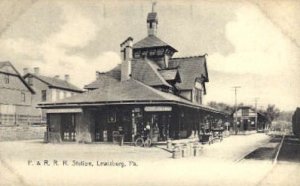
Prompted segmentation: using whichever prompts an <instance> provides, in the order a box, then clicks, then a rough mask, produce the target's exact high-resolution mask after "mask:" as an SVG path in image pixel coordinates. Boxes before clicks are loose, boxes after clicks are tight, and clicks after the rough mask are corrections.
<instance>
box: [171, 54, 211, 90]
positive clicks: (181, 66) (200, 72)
mask: <svg viewBox="0 0 300 186" xmlns="http://www.w3.org/2000/svg"><path fill="white" fill-rule="evenodd" d="M169 67H170V68H175V67H178V70H179V73H180V77H181V83H178V84H176V86H177V88H179V89H192V88H193V87H194V85H195V80H196V78H201V77H203V78H204V79H205V82H208V72H207V67H206V59H205V56H195V57H187V58H171V59H170V60H169Z"/></svg>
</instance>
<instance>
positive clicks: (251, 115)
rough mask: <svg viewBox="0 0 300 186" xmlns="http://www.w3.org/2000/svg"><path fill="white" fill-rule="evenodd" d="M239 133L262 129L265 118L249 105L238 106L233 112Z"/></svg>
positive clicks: (264, 124) (264, 126)
mask: <svg viewBox="0 0 300 186" xmlns="http://www.w3.org/2000/svg"><path fill="white" fill-rule="evenodd" d="M233 118H234V121H235V122H236V130H237V131H238V132H239V133H247V132H256V131H264V129H265V128H266V122H267V118H266V117H265V116H264V115H263V114H261V113H259V112H257V111H255V109H253V108H251V107H250V106H243V107H239V108H238V109H237V110H236V112H235V113H234V114H233Z"/></svg>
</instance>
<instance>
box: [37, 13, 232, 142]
mask: <svg viewBox="0 0 300 186" xmlns="http://www.w3.org/2000/svg"><path fill="white" fill-rule="evenodd" d="M146 24H147V30H148V35H147V37H145V38H144V39H142V40H140V41H138V42H136V43H134V42H133V38H132V37H129V38H128V39H126V40H125V41H124V42H122V43H121V44H120V53H121V59H122V63H121V64H120V65H119V66H117V67H115V68H114V69H112V70H111V71H108V72H106V73H99V72H96V80H95V81H94V82H91V83H90V84H88V85H86V86H85V89H86V90H87V91H86V92H85V93H82V94H79V95H75V96H73V97H70V98H66V99H63V100H59V101H56V102H45V103H42V104H40V105H39V106H40V107H41V108H43V109H45V110H46V113H47V128H48V129H47V135H46V137H47V138H46V139H47V140H48V141H49V142H61V141H77V142H97V141H100V142H107V141H108V142H109V141H112V140H113V136H114V134H116V133H122V134H123V135H124V140H125V142H126V141H127V142H132V141H133V140H134V138H135V136H136V135H137V134H138V133H140V132H141V131H142V130H143V129H144V127H145V126H146V125H150V128H151V130H150V136H151V139H152V141H153V142H156V141H165V140H167V139H168V138H172V139H182V138H189V137H191V136H193V135H197V133H198V132H199V130H200V128H201V126H203V125H213V124H217V123H220V122H221V123H222V122H225V119H226V116H227V115H226V114H225V113H222V112H220V111H218V110H215V109H213V108H210V107H207V106H204V105H203V104H202V101H203V96H204V95H205V94H206V93H207V91H206V87H205V84H206V83H207V82H209V78H208V70H207V65H206V63H207V61H206V55H201V56H193V57H182V58H174V57H173V55H174V53H176V52H177V50H176V49H175V48H174V47H172V46H170V45H169V44H167V43H166V42H164V41H162V40H161V39H160V38H158V37H157V28H158V16H157V13H156V12H154V11H152V12H150V13H149V14H148V17H147V20H146Z"/></svg>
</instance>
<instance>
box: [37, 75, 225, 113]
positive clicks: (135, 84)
mask: <svg viewBox="0 0 300 186" xmlns="http://www.w3.org/2000/svg"><path fill="white" fill-rule="evenodd" d="M129 102H132V103H133V104H137V103H143V102H147V103H148V102H151V103H155V102H163V103H167V104H168V103H177V104H183V105H188V106H193V107H196V108H201V109H204V110H210V111H213V112H217V113H221V112H220V111H217V110H215V109H213V108H211V107H207V106H203V105H199V104H197V103H192V102H190V101H187V100H185V99H183V98H180V97H178V96H175V95H173V94H171V93H166V92H162V91H159V90H157V89H155V88H152V87H150V86H147V85H145V84H143V83H142V82H139V81H137V80H134V79H130V80H127V81H115V82H114V83H111V84H106V85H105V86H104V87H103V88H101V89H96V90H92V91H89V92H85V93H82V94H78V95H75V96H72V97H69V98H65V99H62V100H58V101H57V102H49V103H42V104H39V106H40V107H42V108H51V107H61V106H65V105H66V104H67V106H71V107H74V106H75V105H76V106H81V105H84V106H86V105H93V104H105V105H107V104H116V103H129Z"/></svg>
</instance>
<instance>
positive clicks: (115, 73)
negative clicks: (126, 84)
mask: <svg viewBox="0 0 300 186" xmlns="http://www.w3.org/2000/svg"><path fill="white" fill-rule="evenodd" d="M105 74H106V75H108V76H110V77H112V78H114V79H116V80H121V64H119V65H117V66H116V67H115V68H113V69H111V70H110V71H107V72H105Z"/></svg>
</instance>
